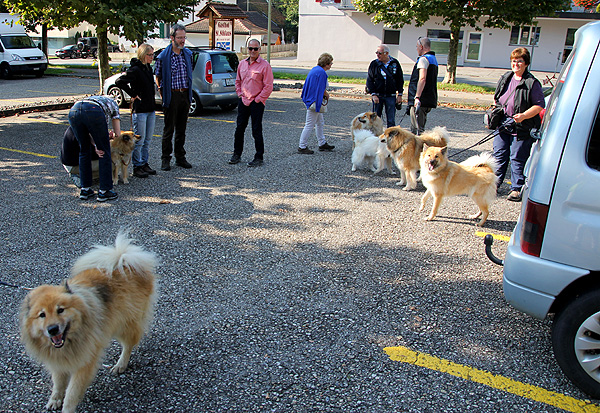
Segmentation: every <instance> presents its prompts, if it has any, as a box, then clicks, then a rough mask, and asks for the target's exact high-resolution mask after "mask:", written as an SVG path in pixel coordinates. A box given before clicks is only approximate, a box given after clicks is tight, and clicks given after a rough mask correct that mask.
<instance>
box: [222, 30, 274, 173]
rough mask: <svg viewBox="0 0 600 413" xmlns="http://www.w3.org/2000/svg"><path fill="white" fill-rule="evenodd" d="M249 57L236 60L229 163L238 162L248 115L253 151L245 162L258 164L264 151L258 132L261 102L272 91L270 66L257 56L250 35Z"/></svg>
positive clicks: (260, 126) (257, 49)
mask: <svg viewBox="0 0 600 413" xmlns="http://www.w3.org/2000/svg"><path fill="white" fill-rule="evenodd" d="M248 50H249V54H250V57H249V58H247V59H244V60H242V61H241V62H240V65H239V66H238V71H237V77H236V79H235V90H236V92H237V95H238V96H239V100H238V116H237V127H236V129H235V135H234V137H235V139H234V143H233V156H232V157H231V159H230V160H229V163H230V164H232V165H233V164H236V163H239V162H240V160H241V157H242V152H243V151H244V132H245V131H246V127H247V126H248V120H249V119H250V118H252V136H253V137H254V146H255V148H256V154H255V155H254V159H253V160H252V161H251V162H248V166H250V167H254V166H261V165H262V164H263V155H264V153H265V144H264V140H263V132H262V118H263V113H264V112H265V103H266V102H267V99H268V98H269V96H270V95H271V92H272V91H273V70H272V69H271V65H270V64H269V62H267V61H266V60H265V59H263V58H261V57H260V42H259V41H258V40H256V39H252V40H250V41H249V42H248Z"/></svg>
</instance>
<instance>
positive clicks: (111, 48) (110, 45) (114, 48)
mask: <svg viewBox="0 0 600 413" xmlns="http://www.w3.org/2000/svg"><path fill="white" fill-rule="evenodd" d="M106 47H107V48H108V52H109V53H113V52H120V51H121V49H120V48H119V45H118V44H116V43H111V42H108V44H107V45H106Z"/></svg>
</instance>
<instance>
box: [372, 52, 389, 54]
mask: <svg viewBox="0 0 600 413" xmlns="http://www.w3.org/2000/svg"><path fill="white" fill-rule="evenodd" d="M386 53H387V52H380V51H376V52H375V54H386Z"/></svg>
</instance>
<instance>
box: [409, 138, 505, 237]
mask: <svg viewBox="0 0 600 413" xmlns="http://www.w3.org/2000/svg"><path fill="white" fill-rule="evenodd" d="M447 152H448V148H447V147H443V148H438V147H434V146H432V147H428V146H427V145H424V150H423V154H422V156H421V180H422V181H423V185H425V188H427V191H426V192H425V194H424V195H423V197H422V198H421V207H420V208H419V211H423V209H425V202H427V199H429V197H431V196H433V207H432V208H431V213H430V214H429V216H428V217H427V218H426V220H427V221H431V220H432V219H433V218H435V216H436V215H437V213H438V209H439V208H440V205H441V203H442V199H443V198H444V197H446V196H454V195H468V196H469V197H471V199H472V200H473V201H474V202H475V203H476V204H477V206H478V207H479V212H478V213H476V214H474V215H470V216H469V218H471V219H476V218H479V217H481V220H480V221H479V223H478V224H477V226H480V227H482V226H483V224H485V221H486V220H487V217H488V215H489V206H490V204H491V203H492V202H493V201H494V199H495V198H496V181H497V177H496V169H498V163H497V161H496V159H495V158H494V157H493V156H492V154H491V153H489V152H483V153H482V154H480V155H475V156H472V157H470V158H469V159H467V160H465V161H464V162H462V163H456V162H452V161H449V160H448V156H447Z"/></svg>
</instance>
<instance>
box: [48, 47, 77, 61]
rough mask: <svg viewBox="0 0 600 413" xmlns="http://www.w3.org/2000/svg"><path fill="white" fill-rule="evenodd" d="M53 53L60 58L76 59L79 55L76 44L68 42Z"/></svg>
mask: <svg viewBox="0 0 600 413" xmlns="http://www.w3.org/2000/svg"><path fill="white" fill-rule="evenodd" d="M54 54H55V55H56V56H57V57H60V58H61V59H66V58H69V59H77V58H80V57H81V52H80V51H79V49H78V48H77V45H76V44H69V45H67V46H65V47H63V48H61V49H58V50H57V51H56V52H55V53H54Z"/></svg>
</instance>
